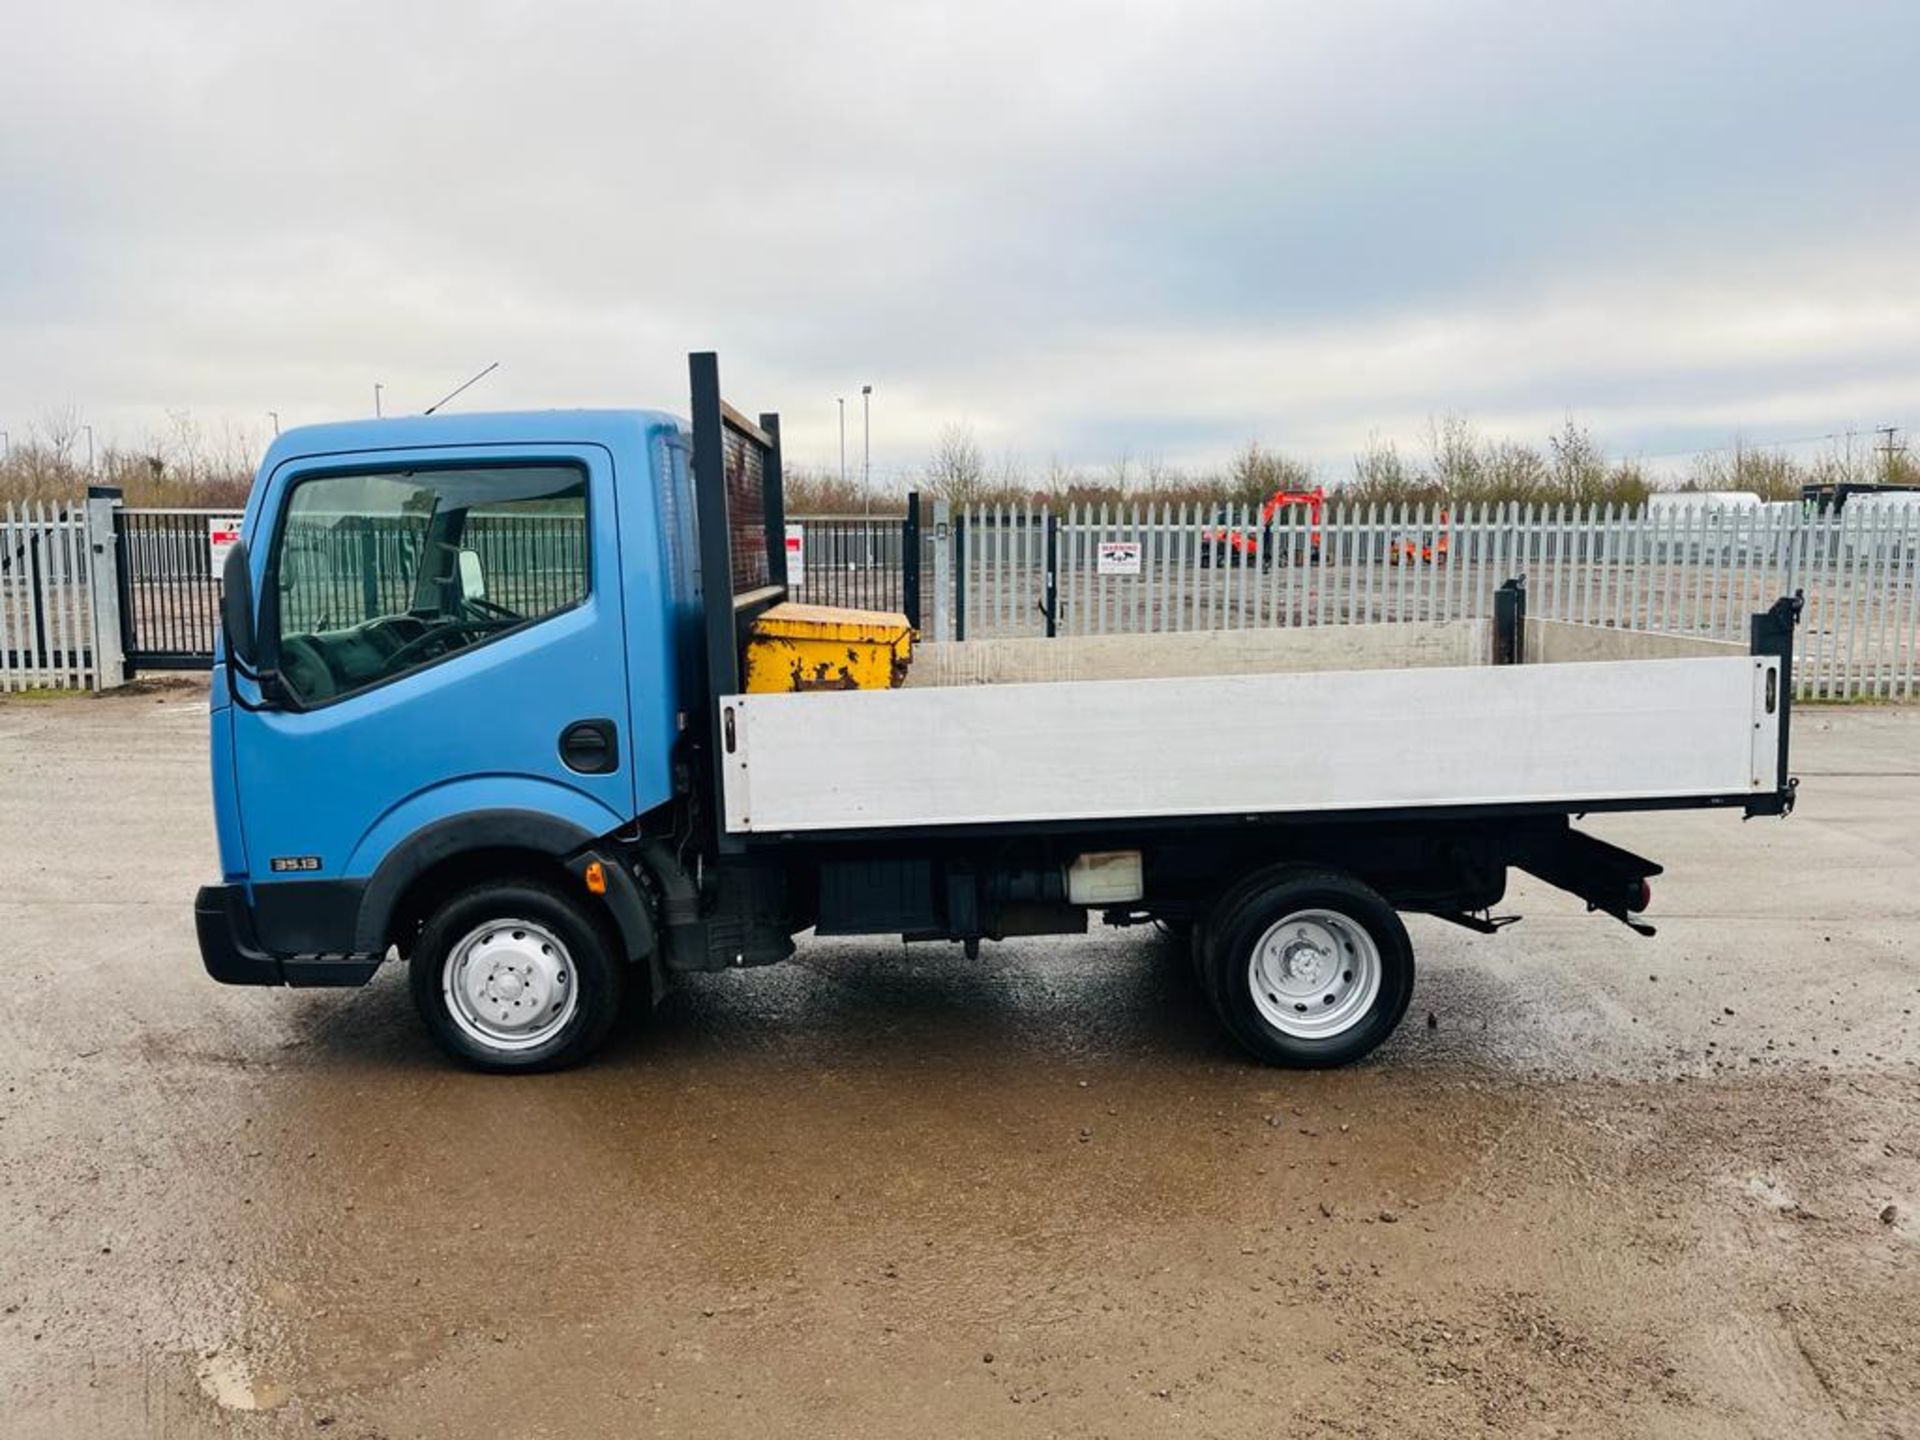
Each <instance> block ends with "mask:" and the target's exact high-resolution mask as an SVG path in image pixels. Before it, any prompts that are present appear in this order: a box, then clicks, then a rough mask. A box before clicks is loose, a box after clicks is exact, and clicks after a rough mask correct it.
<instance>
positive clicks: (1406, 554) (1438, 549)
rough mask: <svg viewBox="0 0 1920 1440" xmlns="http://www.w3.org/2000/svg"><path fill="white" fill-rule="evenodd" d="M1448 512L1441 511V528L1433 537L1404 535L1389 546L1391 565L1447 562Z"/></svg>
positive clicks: (1388, 557)
mask: <svg viewBox="0 0 1920 1440" xmlns="http://www.w3.org/2000/svg"><path fill="white" fill-rule="evenodd" d="M1447 549H1448V545H1447V512H1446V511H1444V510H1442V511H1441V512H1440V523H1439V528H1438V529H1437V530H1436V531H1435V532H1434V535H1433V538H1432V539H1429V538H1428V537H1427V536H1426V535H1424V534H1421V535H1402V536H1401V537H1400V538H1399V539H1397V540H1395V541H1394V542H1393V543H1392V544H1391V545H1389V546H1388V547H1387V563H1388V564H1389V565H1444V564H1446V563H1447Z"/></svg>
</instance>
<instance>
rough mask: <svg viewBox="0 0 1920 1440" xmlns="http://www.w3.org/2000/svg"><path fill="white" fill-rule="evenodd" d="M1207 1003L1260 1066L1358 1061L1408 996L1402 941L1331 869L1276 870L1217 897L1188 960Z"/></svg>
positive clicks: (1384, 910) (1372, 903)
mask: <svg viewBox="0 0 1920 1440" xmlns="http://www.w3.org/2000/svg"><path fill="white" fill-rule="evenodd" d="M1195 958H1196V960H1197V962H1198V965H1199V969H1200V974H1201V979H1202V981H1203V982H1204V984H1205V986H1206V991H1207V997H1208V999H1209V1000H1211V1001H1212V1003H1213V1008H1214V1010H1215V1011H1216V1012H1217V1013H1218V1014H1219V1016H1220V1018H1221V1020H1222V1021H1223V1022H1224V1023H1225V1024H1226V1027H1227V1029H1228V1030H1229V1031H1230V1032H1231V1033H1232V1034H1233V1037H1234V1038H1235V1039H1236V1040H1238V1041H1239V1042H1240V1043H1241V1045H1243V1046H1244V1047H1246V1049H1247V1050H1249V1051H1250V1052H1251V1053H1252V1054H1253V1055H1255V1056H1256V1057H1258V1058H1259V1059H1261V1060H1264V1061H1266V1062H1267V1063H1268V1064H1270V1065H1285V1066H1290V1067H1294V1068H1321V1067H1325V1066H1331V1065H1345V1064H1347V1063H1348V1062H1350V1061H1354V1060H1358V1059H1359V1058H1361V1057H1362V1056H1363V1055H1366V1054H1368V1053H1369V1052H1370V1051H1372V1050H1373V1049H1374V1048H1375V1047H1376V1046H1378V1045H1379V1044H1380V1042H1381V1041H1383V1040H1385V1039H1386V1038H1387V1036H1389V1035H1391V1034H1392V1033H1393V1030H1394V1027H1395V1026H1396V1025H1398V1024H1399V1023H1400V1017H1401V1016H1402V1015H1404V1014H1405V1013H1406V1010H1407V1003H1408V1002H1409V1001H1410V1000H1411V999H1412V998H1413V970H1414V966H1413V944H1412V942H1411V941H1410V940H1409V939H1408V938H1407V930H1406V927H1405V926H1404V925H1402V924H1401V923H1400V917H1399V915H1397V914H1396V913H1395V912H1394V909H1393V906H1392V905H1390V904H1389V903H1388V902H1387V900H1386V899H1385V897H1383V896H1382V895H1381V894H1380V893H1379V892H1378V891H1376V890H1374V889H1373V888H1372V887H1371V886H1368V885H1366V884H1364V883H1363V882H1361V881H1360V880H1358V879H1355V878H1354V877H1353V876H1351V875H1345V874H1341V873H1340V872H1338V871H1329V870H1311V869H1304V868H1299V867H1291V866H1289V867H1283V868H1281V869H1278V870H1273V871H1268V872H1265V873H1263V874H1261V875H1258V876H1254V877H1251V878H1250V879H1249V880H1247V881H1245V882H1243V883H1242V884H1240V885H1238V886H1235V887H1234V888H1233V889H1231V890H1230V891H1229V892H1228V893H1227V894H1226V895H1225V896H1223V897H1222V899H1221V902H1220V905H1219V906H1218V908H1217V912H1216V914H1215V915H1213V916H1210V917H1209V918H1208V921H1207V924H1206V928H1205V930H1204V932H1203V939H1202V944H1201V947H1200V953H1199V954H1197V955H1196V957H1195Z"/></svg>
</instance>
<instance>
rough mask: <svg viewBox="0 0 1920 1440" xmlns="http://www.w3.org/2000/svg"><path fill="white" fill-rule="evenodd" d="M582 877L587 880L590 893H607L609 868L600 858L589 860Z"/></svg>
mask: <svg viewBox="0 0 1920 1440" xmlns="http://www.w3.org/2000/svg"><path fill="white" fill-rule="evenodd" d="M581 878H582V879H583V880H585V881H586V882H587V890H588V893H590V894H593V895H604V894H606V893H607V869H606V866H604V865H602V864H601V863H600V862H599V861H598V860H589V861H588V862H587V868H586V870H585V871H583V872H582V874H581Z"/></svg>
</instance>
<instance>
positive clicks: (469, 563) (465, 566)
mask: <svg viewBox="0 0 1920 1440" xmlns="http://www.w3.org/2000/svg"><path fill="white" fill-rule="evenodd" d="M460 598H461V599H463V600H484V599H486V598H487V572H486V570H485V569H484V568H482V566H481V564H480V552H479V551H478V550H462V551H461V552H460Z"/></svg>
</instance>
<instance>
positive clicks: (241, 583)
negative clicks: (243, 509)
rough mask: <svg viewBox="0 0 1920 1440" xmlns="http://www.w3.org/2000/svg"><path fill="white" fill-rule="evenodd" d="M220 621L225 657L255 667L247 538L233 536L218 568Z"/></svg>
mask: <svg viewBox="0 0 1920 1440" xmlns="http://www.w3.org/2000/svg"><path fill="white" fill-rule="evenodd" d="M220 587H221V593H220V623H221V626H222V627H223V628H224V629H225V631H226V636H227V658H228V659H229V660H237V661H238V662H239V663H240V664H241V665H242V666H243V667H245V668H246V669H248V670H258V669H259V656H258V654H257V653H256V652H257V649H258V647H257V646H256V644H255V642H254V633H253V572H252V571H251V570H249V569H248V568H247V542H246V541H244V540H236V541H234V542H233V548H232V549H230V550H228V551H227V560H226V564H224V565H223V566H221V568H220Z"/></svg>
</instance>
